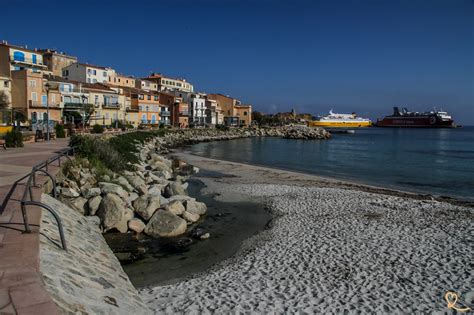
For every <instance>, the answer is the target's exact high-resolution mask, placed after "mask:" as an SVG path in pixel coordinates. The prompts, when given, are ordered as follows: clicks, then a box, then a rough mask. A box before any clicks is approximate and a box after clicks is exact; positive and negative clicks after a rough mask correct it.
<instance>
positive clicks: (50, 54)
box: [38, 49, 77, 77]
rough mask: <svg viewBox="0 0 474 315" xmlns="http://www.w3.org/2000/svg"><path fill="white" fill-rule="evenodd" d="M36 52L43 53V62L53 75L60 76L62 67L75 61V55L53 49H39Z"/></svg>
mask: <svg viewBox="0 0 474 315" xmlns="http://www.w3.org/2000/svg"><path fill="white" fill-rule="evenodd" d="M38 52H40V53H41V54H43V62H44V64H45V65H46V66H47V67H48V70H49V71H50V72H51V73H52V74H53V75H55V76H59V77H60V76H62V75H63V68H65V67H68V66H69V65H71V64H73V63H76V62H77V57H74V56H69V55H66V54H65V53H63V52H58V51H57V50H54V49H40V50H38Z"/></svg>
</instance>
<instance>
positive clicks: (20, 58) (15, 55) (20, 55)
mask: <svg viewBox="0 0 474 315" xmlns="http://www.w3.org/2000/svg"><path fill="white" fill-rule="evenodd" d="M13 60H16V61H25V54H24V53H22V52H21V51H15V52H14V53H13Z"/></svg>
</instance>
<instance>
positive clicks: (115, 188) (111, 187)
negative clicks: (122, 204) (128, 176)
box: [99, 182, 128, 200]
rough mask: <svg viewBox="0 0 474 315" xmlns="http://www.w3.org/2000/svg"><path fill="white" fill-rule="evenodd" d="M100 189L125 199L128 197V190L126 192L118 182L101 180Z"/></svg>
mask: <svg viewBox="0 0 474 315" xmlns="http://www.w3.org/2000/svg"><path fill="white" fill-rule="evenodd" d="M99 187H100V190H101V191H102V193H104V194H110V193H113V194H116V195H119V196H120V197H122V198H123V199H125V200H126V199H127V197H128V192H126V191H125V190H124V189H123V188H122V186H120V185H117V184H112V183H106V182H100V183H99Z"/></svg>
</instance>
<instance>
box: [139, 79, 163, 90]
mask: <svg viewBox="0 0 474 315" xmlns="http://www.w3.org/2000/svg"><path fill="white" fill-rule="evenodd" d="M135 88H137V89H141V90H145V91H156V92H158V83H156V82H153V81H150V80H147V79H140V80H139V79H137V80H135Z"/></svg>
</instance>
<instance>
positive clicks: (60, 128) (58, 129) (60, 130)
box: [54, 124, 66, 138]
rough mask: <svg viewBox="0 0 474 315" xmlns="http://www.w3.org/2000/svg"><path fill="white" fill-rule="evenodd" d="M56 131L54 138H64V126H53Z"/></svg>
mask: <svg viewBox="0 0 474 315" xmlns="http://www.w3.org/2000/svg"><path fill="white" fill-rule="evenodd" d="M54 129H55V130H56V138H66V132H65V131H64V125H61V124H57V125H56V126H54Z"/></svg>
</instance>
